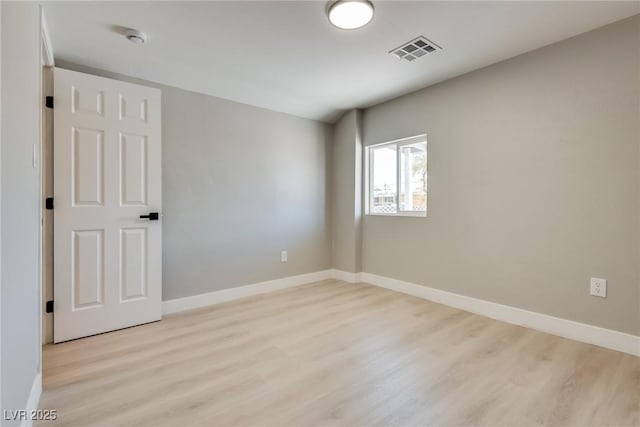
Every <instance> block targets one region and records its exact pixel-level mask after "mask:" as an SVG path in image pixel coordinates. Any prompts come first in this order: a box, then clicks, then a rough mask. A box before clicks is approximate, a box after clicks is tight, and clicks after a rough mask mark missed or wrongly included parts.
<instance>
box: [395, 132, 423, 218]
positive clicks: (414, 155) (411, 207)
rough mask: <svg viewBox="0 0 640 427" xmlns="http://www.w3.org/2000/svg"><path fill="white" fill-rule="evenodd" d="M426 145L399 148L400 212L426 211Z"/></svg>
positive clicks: (421, 143)
mask: <svg viewBox="0 0 640 427" xmlns="http://www.w3.org/2000/svg"><path fill="white" fill-rule="evenodd" d="M426 190H427V144H426V143H425V142H418V143H415V144H411V145H404V146H401V147H400V201H399V205H400V210H401V211H405V212H425V211H426V210H427V191H426Z"/></svg>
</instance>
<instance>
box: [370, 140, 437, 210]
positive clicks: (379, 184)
mask: <svg viewBox="0 0 640 427" xmlns="http://www.w3.org/2000/svg"><path fill="white" fill-rule="evenodd" d="M366 154H367V163H366V164H367V168H368V170H367V174H366V177H367V187H368V188H367V194H368V200H367V213H368V214H370V215H400V216H403V215H404V216H426V215H427V136H426V135H419V136H415V137H411V138H405V139H400V140H397V141H391V142H387V143H384V144H378V145H372V146H369V147H367V152H366Z"/></svg>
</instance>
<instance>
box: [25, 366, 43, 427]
mask: <svg viewBox="0 0 640 427" xmlns="http://www.w3.org/2000/svg"><path fill="white" fill-rule="evenodd" d="M41 394H42V373H41V372H38V375H36V377H35V378H34V379H33V384H32V385H31V392H30V393H29V399H28V400H27V406H26V408H24V409H25V410H26V411H27V419H26V420H22V423H21V424H20V427H31V426H32V425H33V420H31V419H30V418H31V417H30V416H29V414H30V413H31V411H35V410H36V409H38V404H39V403H40V395H41Z"/></svg>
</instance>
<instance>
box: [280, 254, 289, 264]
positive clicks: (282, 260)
mask: <svg viewBox="0 0 640 427" xmlns="http://www.w3.org/2000/svg"><path fill="white" fill-rule="evenodd" d="M287 260H288V255H287V251H282V252H280V262H287Z"/></svg>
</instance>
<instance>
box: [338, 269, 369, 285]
mask: <svg viewBox="0 0 640 427" xmlns="http://www.w3.org/2000/svg"><path fill="white" fill-rule="evenodd" d="M331 275H332V277H331V278H332V279H337V280H342V281H344V282H348V283H358V282H361V281H362V277H361V276H362V273H351V272H350V271H342V270H335V269H333V270H331Z"/></svg>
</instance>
